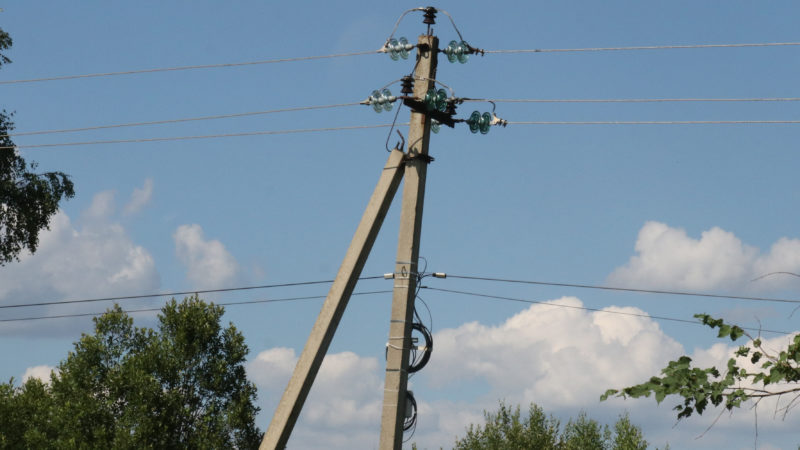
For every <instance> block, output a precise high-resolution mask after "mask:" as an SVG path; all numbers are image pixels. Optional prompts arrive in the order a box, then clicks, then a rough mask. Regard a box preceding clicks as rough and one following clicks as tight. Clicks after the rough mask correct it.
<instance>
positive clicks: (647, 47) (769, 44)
mask: <svg viewBox="0 0 800 450" xmlns="http://www.w3.org/2000/svg"><path fill="white" fill-rule="evenodd" d="M796 45H800V42H762V43H755V44H689V45H640V46H631V47H586V48H535V49H522V50H484V51H483V52H482V53H566V52H607V51H626V50H671V49H690V48H742V47H783V46H796Z"/></svg>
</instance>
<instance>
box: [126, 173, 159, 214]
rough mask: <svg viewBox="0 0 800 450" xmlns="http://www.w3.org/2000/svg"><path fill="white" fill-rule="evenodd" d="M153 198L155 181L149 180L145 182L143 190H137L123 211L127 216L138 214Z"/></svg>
mask: <svg viewBox="0 0 800 450" xmlns="http://www.w3.org/2000/svg"><path fill="white" fill-rule="evenodd" d="M152 198H153V179H152V178H147V179H146V180H144V185H143V186H142V187H141V188H138V187H137V188H135V189H134V190H133V193H131V199H130V200H129V201H128V203H127V204H126V205H125V207H124V208H123V209H122V213H123V214H125V215H126V216H128V215H131V214H136V213H137V212H139V211H141V210H142V208H144V207H145V206H147V205H148V204H149V203H150V200H151V199H152Z"/></svg>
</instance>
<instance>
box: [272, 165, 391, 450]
mask: <svg viewBox="0 0 800 450" xmlns="http://www.w3.org/2000/svg"><path fill="white" fill-rule="evenodd" d="M404 170H405V161H404V153H403V152H402V151H400V150H397V149H395V150H392V152H391V154H390V155H389V160H388V161H387V162H386V166H384V168H383V173H382V174H381V177H380V179H379V180H378V184H377V186H375V191H374V192H373V193H372V197H371V198H370V200H369V203H368V204H367V208H366V209H365V210H364V215H363V216H362V218H361V222H360V223H359V224H358V228H357V229H356V233H355V235H354V236H353V240H352V241H351V243H350V247H349V248H348V249H347V253H346V254H345V257H344V260H343V261H342V265H341V267H340V268H339V273H337V274H336V279H335V280H334V281H333V284H332V285H331V289H330V291H329V292H328V297H327V298H326V299H325V303H324V304H323V305H322V310H321V311H320V312H319V316H318V317H317V321H316V323H314V327H313V328H312V329H311V334H310V335H309V336H308V341H306V346H305V347H304V348H303V353H301V354H300V358H299V359H298V361H297V365H296V366H295V368H294V373H292V378H291V379H290V380H289V385H288V386H287V387H286V390H285V391H284V392H283V396H282V397H281V401H280V403H279V404H278V408H277V409H276V410H275V415H274V416H273V417H272V422H270V424H269V428H268V429H267V432H266V433H265V434H264V439H263V440H262V441H261V446H259V450H272V449H283V448H285V447H286V443H287V442H288V441H289V436H290V435H291V433H292V429H293V428H294V424H295V422H296V421H297V418H298V416H299V415H300V411H301V410H302V409H303V403H305V400H306V397H307V396H308V392H309V391H310V390H311V385H312V384H313V383H314V378H316V376H317V372H319V368H320V365H322V360H323V358H324V357H325V353H326V352H327V351H328V347H329V346H330V343H331V340H333V335H334V333H336V328H337V326H338V325H339V321H340V320H341V318H342V314H343V313H344V310H345V307H346V306H347V302H348V301H349V300H350V295H351V294H352V293H353V289H354V288H355V286H356V282H357V281H358V278H359V277H360V276H361V271H362V270H363V269H364V264H365V263H366V262H367V257H368V256H369V253H370V250H372V245H373V244H374V243H375V238H376V237H377V236H378V231H380V229H381V225H382V224H383V219H384V218H385V217H386V213H387V212H388V211H389V206H391V204H392V199H393V198H394V196H395V193H396V192H397V188H398V187H399V185H400V181H401V180H402V178H403V173H404Z"/></svg>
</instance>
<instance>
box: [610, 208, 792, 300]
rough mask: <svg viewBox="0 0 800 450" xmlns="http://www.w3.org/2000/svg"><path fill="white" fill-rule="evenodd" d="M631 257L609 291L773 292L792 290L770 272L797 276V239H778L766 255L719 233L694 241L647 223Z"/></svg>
mask: <svg viewBox="0 0 800 450" xmlns="http://www.w3.org/2000/svg"><path fill="white" fill-rule="evenodd" d="M635 250H636V255H634V256H632V257H631V258H630V260H629V261H628V263H627V264H625V265H624V266H621V267H618V268H617V269H616V270H614V272H613V273H611V275H610V276H609V277H608V282H609V283H610V284H614V285H625V286H634V287H642V288H656V289H691V290H708V289H726V290H730V289H777V288H785V287H787V286H797V285H798V284H800V279H798V278H796V277H792V276H770V277H767V278H763V279H761V280H759V281H756V282H750V280H752V279H754V278H757V277H759V276H762V275H765V274H768V273H772V272H795V273H800V239H789V238H781V239H779V240H778V241H777V242H775V244H773V245H772V248H771V249H770V251H769V253H761V252H760V251H759V250H758V249H757V248H755V247H752V246H749V245H746V244H744V243H743V242H742V241H741V240H740V239H739V238H737V237H736V236H735V235H734V234H733V233H731V232H729V231H725V230H723V229H721V228H719V227H714V228H711V229H710V230H708V231H704V232H703V233H702V234H701V236H700V239H694V238H692V237H690V236H688V235H687V234H686V231H685V230H683V229H680V228H672V227H669V226H668V225H666V224H663V223H660V222H647V223H646V224H645V225H644V226H643V227H642V229H641V230H640V231H639V236H638V238H637V240H636V247H635Z"/></svg>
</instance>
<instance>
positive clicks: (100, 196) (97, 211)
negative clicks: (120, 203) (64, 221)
mask: <svg viewBox="0 0 800 450" xmlns="http://www.w3.org/2000/svg"><path fill="white" fill-rule="evenodd" d="M115 209H116V204H115V203H114V191H102V192H98V193H97V194H95V195H94V197H92V203H91V204H90V205H89V207H88V208H87V209H86V211H84V212H83V216H84V218H86V219H88V220H104V219H106V218H108V217H110V216H111V215H112V214H114V210H115Z"/></svg>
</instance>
